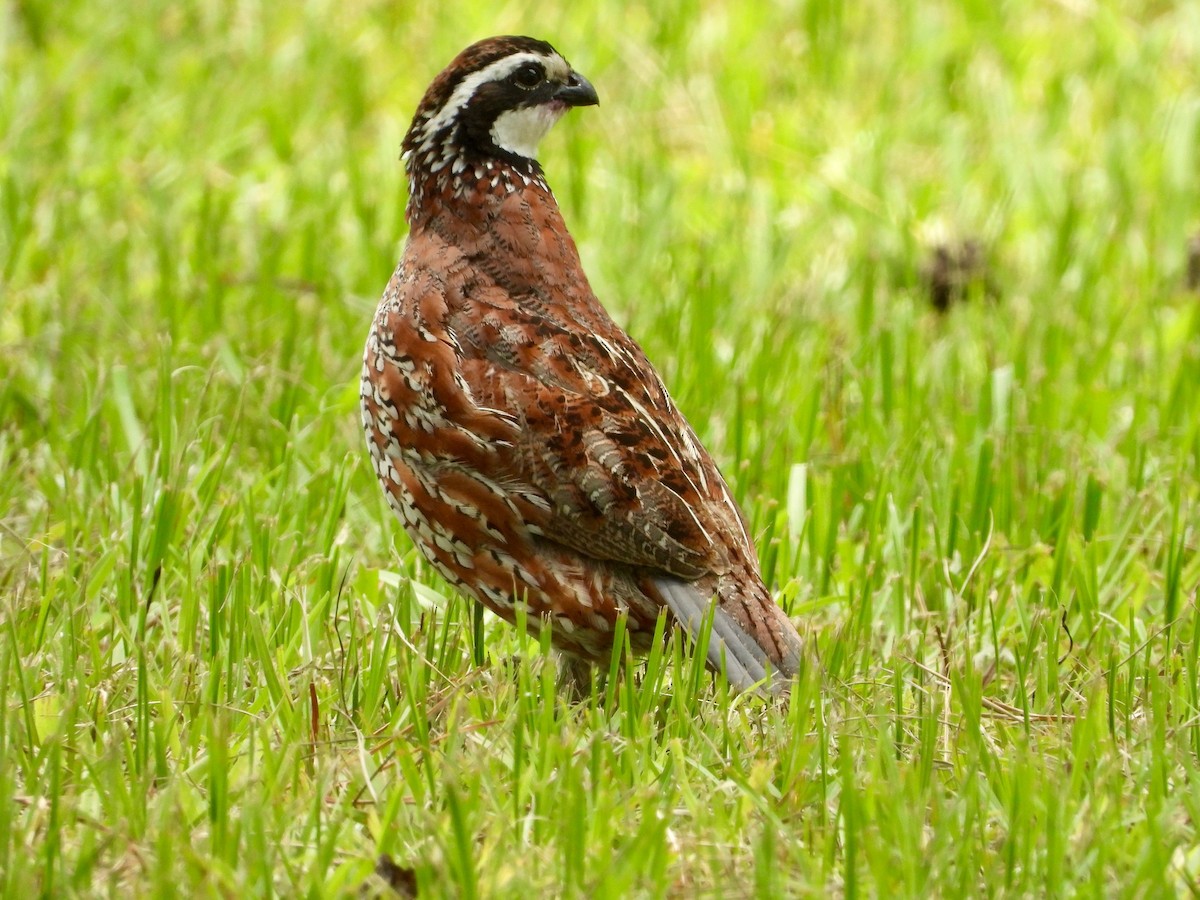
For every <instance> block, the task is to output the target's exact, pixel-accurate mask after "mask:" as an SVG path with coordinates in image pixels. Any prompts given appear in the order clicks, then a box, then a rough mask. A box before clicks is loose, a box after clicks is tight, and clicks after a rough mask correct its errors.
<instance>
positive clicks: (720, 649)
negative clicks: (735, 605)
mask: <svg viewBox="0 0 1200 900" xmlns="http://www.w3.org/2000/svg"><path fill="white" fill-rule="evenodd" d="M653 581H654V586H655V587H656V588H658V592H659V595H660V596H661V597H662V599H663V601H664V602H665V603H666V604H667V607H668V608H669V609H670V610H671V614H672V615H673V616H674V617H675V620H676V621H677V622H678V623H679V624H680V625H682V626H683V627H684V629H685V630H686V631H687V633H688V634H689V635H690V636H691V637H692V638H693V639H695V638H696V637H697V636H698V635H699V633H700V628H701V625H702V624H703V622H704V617H705V616H706V615H707V614H708V610H709V607H710V606H711V605H712V603H713V600H712V598H711V597H707V596H705V595H704V594H702V593H701V592H700V591H698V590H697V589H696V587H695V586H694V585H691V584H689V583H688V582H686V581H680V580H679V579H676V578H670V577H662V576H658V577H655V578H654V579H653ZM722 657H723V658H724V660H725V677H726V678H727V679H728V680H729V684H730V686H731V687H733V688H735V689H737V690H739V691H747V690H750V689H751V688H753V687H755V686H756V685H758V686H762V685H763V684H764V683H765V682H764V679H766V677H767V666H768V665H770V660H769V659H768V657H767V653H766V651H765V650H763V648H762V647H760V646H759V644H758V642H757V641H756V640H754V638H753V637H751V636H750V635H749V634H747V633H746V630H745V629H744V628H743V627H742V626H741V625H740V624H738V621H737V619H735V618H734V617H733V616H731V615H730V614H729V613H727V612H726V611H725V610H723V609H721V607H720V606H717V607H716V609H715V610H713V623H712V633H711V634H710V636H709V639H708V656H707V658H708V665H709V667H710V668H712V669H713V671H720V669H721V660H722ZM766 686H767V687H768V689H771V690H777V689H778V686H777V684H774V683H766Z"/></svg>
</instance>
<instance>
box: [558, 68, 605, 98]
mask: <svg viewBox="0 0 1200 900" xmlns="http://www.w3.org/2000/svg"><path fill="white" fill-rule="evenodd" d="M554 99H555V100H561V101H562V102H563V103H565V104H567V105H568V106H596V105H597V104H598V103H599V102H600V95H599V94H597V93H596V89H595V88H594V87H592V83H591V82H590V81H588V80H587V79H586V78H584V77H583V76H582V75H580V74H579V73H578V72H572V73H571V76H570V77H569V78H568V79H567V83H566V84H564V85H563V86H562V87H560V88H559V89H558V90H557V91H555V92H554Z"/></svg>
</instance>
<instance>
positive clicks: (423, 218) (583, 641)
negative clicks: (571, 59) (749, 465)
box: [361, 36, 801, 690]
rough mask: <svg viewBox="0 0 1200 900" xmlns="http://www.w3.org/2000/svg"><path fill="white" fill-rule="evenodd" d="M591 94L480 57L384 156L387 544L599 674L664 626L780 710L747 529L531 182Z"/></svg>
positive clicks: (456, 68)
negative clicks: (403, 199)
mask: <svg viewBox="0 0 1200 900" xmlns="http://www.w3.org/2000/svg"><path fill="white" fill-rule="evenodd" d="M598 102H599V99H598V97H597V94H596V90H595V88H594V87H593V86H592V85H591V83H589V82H588V80H587V79H586V78H584V77H583V76H582V75H580V74H579V73H578V72H576V71H574V70H573V69H572V68H571V66H570V65H569V64H568V63H567V61H566V60H565V59H564V58H563V57H562V56H561V55H560V54H559V53H558V52H557V51H555V49H554V48H553V47H552V46H550V44H548V43H546V42H544V41H541V40H536V39H533V38H529V37H518V36H503V37H493V38H489V39H486V40H483V41H480V42H478V43H475V44H472V45H471V46H470V47H468V48H467V49H465V50H464V51H462V53H460V54H459V55H458V56H457V57H456V58H455V59H454V60H453V61H452V62H451V63H450V65H449V66H447V67H446V69H445V70H444V71H442V72H441V74H439V75H438V76H437V77H436V78H435V79H434V80H433V83H432V84H431V85H430V86H429V88H428V90H427V91H426V92H425V95H424V97H423V98H422V100H421V102H420V105H419V106H418V108H417V111H416V114H415V116H414V117H413V120H412V125H411V127H410V128H409V129H408V133H407V135H406V136H405V138H404V144H403V159H404V160H405V165H406V171H407V175H408V189H409V198H408V206H407V208H406V218H407V221H408V225H409V234H408V239H407V242H406V244H405V247H404V252H403V256H402V258H401V260H400V263H399V265H398V266H397V267H396V269H395V272H394V273H393V275H392V277H391V280H390V281H389V283H388V286H387V289H386V290H385V292H384V294H383V298H382V300H381V301H380V304H379V308H378V310H377V312H376V314H375V318H374V321H373V323H372V325H371V329H370V333H369V335H368V337H367V345H366V351H365V354H364V360H363V374H362V383H361V405H362V422H363V427H364V429H365V431H366V438H367V445H368V448H369V451H370V455H371V459H372V462H373V465H374V469H375V472H376V475H377V476H378V478H379V482H380V484H381V485H382V487H383V490H384V493H385V494H386V496H387V500H388V502H389V504H390V505H391V507H392V509H393V510H394V511H395V513H396V515H397V516H398V518H399V519H400V521H401V522H402V523H403V525H404V528H405V530H406V531H407V532H408V535H409V536H410V537H411V539H412V540H413V542H414V543H415V544H416V546H417V547H418V548H420V550H421V552H422V553H423V554H424V556H425V558H426V559H428V561H429V563H430V565H431V566H432V567H433V568H434V569H435V570H436V571H437V572H438V573H440V574H441V576H442V577H443V578H445V579H446V580H447V582H449V583H450V584H451V585H453V586H454V587H456V588H457V589H458V590H460V591H462V592H464V593H465V594H467V595H469V596H470V597H472V598H474V599H475V600H476V601H478V602H479V603H482V604H483V605H484V606H485V607H487V608H488V609H490V610H491V611H492V612H494V613H496V614H497V615H499V616H500V617H502V618H504V619H506V620H508V621H509V622H512V621H513V620H514V618H515V616H516V614H517V610H518V608H520V607H523V608H524V611H525V612H526V614H527V621H528V622H529V624H530V627H531V628H536V629H540V628H542V627H546V626H547V625H548V626H549V627H550V628H551V640H552V642H553V644H554V646H555V647H556V648H557V649H558V650H560V651H563V652H565V653H568V654H571V655H573V656H575V657H579V658H581V659H582V660H586V661H590V662H593V663H607V662H608V660H609V659H610V656H611V652H612V644H613V631H614V625H615V624H616V622H617V620H618V617H620V616H622V615H624V616H625V617H626V631H627V633H628V635H629V637H630V641H631V644H632V647H633V648H634V650H635V651H637V652H645V651H646V650H647V649H648V648H649V646H650V644H651V642H652V639H653V635H654V632H655V625H656V622H657V619H658V617H659V615H660V612H661V610H662V609H663V607H666V608H667V609H668V610H669V611H670V612H669V617H670V620H671V622H672V623H673V624H674V626H675V627H678V628H680V629H682V630H684V631H685V632H687V633H688V634H689V635H691V636H692V637H693V638H694V637H696V636H697V635H698V634H699V632H700V629H701V628H702V624H703V622H704V620H705V617H706V616H707V615H710V614H711V616H712V626H711V633H710V639H709V642H708V645H707V657H706V662H707V664H708V665H709V667H710V668H712V669H714V670H720V671H724V672H725V673H726V677H727V678H728V681H729V683H730V685H731V686H732V687H734V688H736V689H738V690H746V689H750V688H752V687H756V686H757V687H760V688H761V687H766V688H768V689H771V690H781V689H785V687H786V683H787V680H788V679H790V678H791V676H793V675H794V674H795V672H796V670H797V667H798V665H799V660H800V649H801V643H800V637H799V635H798V634H797V632H796V629H795V627H794V626H793V624H792V623H791V621H790V620H789V619H788V617H787V616H786V615H785V614H784V612H783V610H782V609H780V607H779V606H778V605H777V604H776V603H775V602H774V600H773V599H772V597H771V594H770V593H769V591H768V590H767V588H766V586H765V585H764V583H763V579H762V575H761V573H760V569H759V563H758V559H757V557H756V555H755V551H754V545H753V542H752V540H751V538H750V534H749V531H748V528H747V524H746V520H745V518H744V516H743V515H742V513H741V511H740V510H739V509H738V507H737V505H736V504H735V502H734V500H733V497H732V495H731V493H730V491H729V488H728V486H727V485H726V483H725V480H724V479H723V478H722V476H721V473H720V472H719V471H718V469H717V466H716V464H715V463H714V462H713V460H712V457H711V456H710V455H709V454H708V452H707V451H706V450H705V449H704V447H703V446H702V445H701V443H700V441H699V439H698V438H697V437H696V433H695V431H693V429H692V427H691V426H690V425H689V424H688V422H687V420H686V419H685V418H684V417H683V415H682V413H680V411H679V409H678V408H677V407H676V406H675V404H674V402H673V401H672V399H671V396H670V395H669V394H668V393H667V389H666V387H665V386H664V384H663V381H662V379H661V378H660V377H659V375H658V373H657V372H656V371H655V369H654V367H653V366H652V365H651V364H650V362H649V360H648V359H647V358H646V355H645V354H644V353H643V352H642V349H641V348H640V347H639V346H638V344H637V343H635V342H634V340H633V339H632V338H631V337H630V336H629V335H628V334H626V333H625V331H623V330H622V329H621V327H620V326H619V325H617V323H616V322H614V321H613V319H612V318H611V317H610V316H609V314H608V313H607V312H606V311H605V309H604V307H602V306H601V305H600V302H599V301H598V300H597V299H596V297H595V295H594V294H593V293H592V289H591V287H590V286H589V284H588V279H587V276H586V275H585V274H584V271H583V267H582V265H581V263H580V259H579V253H578V251H577V249H576V246H575V242H574V240H573V239H572V238H571V235H570V233H569V232H568V231H567V227H566V224H565V223H564V221H563V217H562V214H561V212H560V210H559V207H558V204H557V202H556V201H555V198H554V194H553V193H552V192H551V190H550V187H549V186H548V185H547V183H546V177H545V174H544V173H543V170H542V167H541V165H540V164H539V163H538V161H537V147H538V143H539V141H540V140H541V138H542V137H544V136H545V134H546V133H547V132H548V131H549V130H550V128H551V127H552V126H553V125H554V124H555V122H557V121H558V120H559V118H561V117H562V116H563V115H564V114H565V113H566V112H567V111H568V110H569V109H571V108H572V107H582V106H592V105H595V104H597V103H598Z"/></svg>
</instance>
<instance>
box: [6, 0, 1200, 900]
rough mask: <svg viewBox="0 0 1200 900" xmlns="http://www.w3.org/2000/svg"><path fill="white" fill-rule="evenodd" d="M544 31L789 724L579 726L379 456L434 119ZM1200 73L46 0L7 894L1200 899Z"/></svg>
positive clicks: (926, 37) (643, 328)
mask: <svg viewBox="0 0 1200 900" xmlns="http://www.w3.org/2000/svg"><path fill="white" fill-rule="evenodd" d="M505 32H515V33H527V34H532V35H535V36H538V37H542V38H545V39H548V40H550V41H551V42H552V43H554V44H555V45H556V47H558V49H559V50H561V51H562V52H563V53H564V55H566V57H567V58H568V59H569V60H570V61H571V62H572V63H573V64H574V65H575V66H576V68H578V69H579V70H580V71H581V72H583V73H585V74H586V75H587V76H588V77H589V78H590V79H591V80H592V81H593V83H595V84H596V86H597V88H598V90H599V92H600V96H601V106H600V107H599V108H598V109H589V110H582V111H577V112H575V113H573V114H572V115H571V116H569V117H568V118H567V120H565V121H564V123H563V124H562V125H560V126H559V128H558V129H557V130H556V131H555V133H553V134H552V135H551V136H550V137H549V138H548V139H547V141H546V142H545V144H544V145H543V149H542V161H543V164H544V167H545V169H546V171H547V174H548V177H549V180H550V182H551V184H552V186H554V188H555V190H556V193H557V195H558V197H559V200H560V203H561V204H562V205H563V207H564V212H565V215H566V217H567V220H568V223H569V224H570V226H571V228H572V231H573V233H574V235H575V236H576V238H577V240H578V241H579V244H580V247H581V252H582V253H583V256H584V262H585V266H586V267H587V270H588V272H589V275H590V277H591V279H592V282H593V285H594V287H595V288H596V291H597V293H598V295H599V296H600V297H601V299H602V300H604V301H605V302H606V304H607V305H608V306H609V307H610V309H612V310H613V311H614V313H615V314H616V316H617V318H618V320H619V321H621V322H623V323H624V324H625V325H626V326H627V328H628V329H629V330H630V331H631V333H633V335H634V336H635V337H636V338H637V339H638V340H639V341H640V342H642V344H643V345H644V346H645V347H646V349H647V352H648V353H649V355H650V356H651V358H652V359H653V360H654V361H655V362H656V363H657V364H658V365H659V367H660V369H661V370H662V372H663V374H664V377H665V378H666V380H667V382H668V384H669V385H670V386H671V388H672V391H673V393H674V394H675V396H676V399H677V400H678V401H679V403H680V405H681V406H682V408H683V409H684V410H685V412H686V413H687V414H688V416H689V417H690V418H691V420H692V421H693V423H694V424H695V425H696V427H697V429H698V431H699V432H700V433H701V436H702V438H703V439H704V441H705V443H706V444H707V445H708V446H709V447H710V449H711V450H713V452H714V454H715V455H716V456H717V458H718V460H719V461H720V462H721V463H722V465H723V468H724V470H725V472H726V474H727V477H728V478H729V480H730V481H731V484H732V485H733V487H734V490H735V492H736V494H737V496H738V499H739V501H740V502H741V503H742V504H743V505H744V507H745V508H746V510H747V513H748V515H749V516H750V518H751V520H752V522H753V525H754V529H755V533H756V535H758V538H759V549H760V555H761V556H762V557H763V560H764V567H765V570H766V574H767V575H768V578H769V580H770V581H771V583H772V585H773V586H774V587H775V588H776V590H777V591H778V592H779V594H780V596H781V602H783V603H784V604H785V606H786V608H787V609H788V610H789V612H791V614H792V615H793V616H794V617H795V619H796V621H797V622H798V624H799V625H800V626H801V628H802V630H803V633H804V634H805V635H806V638H807V642H808V645H809V647H810V648H811V651H812V652H811V660H810V662H811V665H809V666H808V667H807V668H806V670H805V673H804V674H803V675H802V676H801V678H800V681H799V683H798V685H797V688H796V691H795V692H794V696H793V699H792V702H791V704H790V706H789V707H787V708H775V707H763V706H762V705H761V704H759V703H758V702H757V701H752V700H745V699H743V700H738V701H733V700H731V698H729V697H728V696H727V695H726V694H725V693H724V691H723V690H721V689H719V688H715V689H714V688H713V687H712V686H711V685H710V684H709V683H708V682H707V681H706V680H705V679H704V678H703V677H702V673H700V672H698V671H696V670H695V668H694V666H692V665H691V664H690V662H689V661H688V660H687V658H686V654H685V653H684V652H683V650H682V648H680V647H678V646H677V645H675V644H674V643H673V642H672V644H671V645H670V646H669V647H668V648H667V650H666V651H665V653H664V655H663V656H662V657H661V658H656V659H654V660H652V661H651V662H650V664H649V666H648V668H647V669H644V670H636V669H634V668H632V667H631V668H630V669H629V670H628V671H627V672H626V674H625V675H624V676H620V677H614V678H612V679H610V680H609V682H608V683H607V684H606V685H604V686H600V685H597V686H596V688H595V691H594V693H593V696H592V697H591V698H590V699H589V700H586V701H584V702H583V703H581V704H575V705H571V704H569V703H567V702H566V699H565V698H558V697H556V695H555V692H554V685H553V665H552V664H551V663H550V662H549V661H548V659H547V657H546V655H545V653H544V649H545V648H544V647H539V646H538V645H537V643H536V642H530V641H528V640H525V639H523V638H522V637H521V636H520V635H519V634H518V633H517V632H516V631H515V630H513V629H511V628H507V627H504V626H500V625H496V624H495V623H493V621H492V620H491V619H490V618H489V619H488V620H487V622H486V623H484V625H485V627H484V628H483V629H482V633H483V636H484V641H483V642H482V643H481V642H480V641H479V639H478V632H477V629H476V624H477V623H476V622H475V621H474V617H473V615H472V612H471V610H470V609H469V608H468V607H467V606H466V605H465V604H464V603H463V602H462V601H461V600H460V599H459V598H457V597H455V596H454V595H453V594H452V593H451V592H449V591H447V590H446V589H445V587H444V585H442V584H441V583H440V582H439V581H438V580H437V579H436V577H435V576H434V575H433V574H432V573H431V572H429V571H428V570H427V569H426V568H425V567H424V565H423V563H422V562H421V561H420V560H419V558H418V557H417V556H416V554H415V553H414V551H413V550H412V548H411V546H410V545H409V544H408V542H407V540H406V539H405V538H404V536H403V534H402V532H401V530H400V528H399V527H398V525H397V524H396V523H395V522H394V521H392V519H391V516H390V513H389V512H388V510H387V508H386V506H385V504H384V503H383V501H382V498H381V495H380V493H379V490H378V488H377V487H376V485H375V483H374V479H373V476H372V473H371V472H370V468H369V466H368V465H366V457H365V453H364V449H363V446H362V438H361V435H360V432H359V425H358V413H357V379H358V370H359V366H360V357H361V347H362V343H363V340H364V338H365V334H366V328H367V324H368V322H369V320H370V316H371V314H372V311H373V309H374V305H375V302H376V300H377V297H378V295H379V293H380V292H381V290H382V288H383V285H384V284H385V283H386V281H387V278H388V276H389V274H390V271H391V269H392V267H393V266H394V264H395V262H396V260H397V259H398V256H399V252H400V247H401V244H402V241H403V236H404V231H405V227H404V222H403V207H404V199H405V198H404V190H405V185H404V178H403V172H402V167H401V164H400V163H399V161H398V159H397V156H398V152H399V145H400V140H401V137H402V136H403V133H404V130H405V129H406V127H407V123H408V119H409V116H410V115H411V112H412V109H413V108H414V106H415V104H416V102H417V101H418V99H419V98H420V95H421V93H422V92H423V90H424V88H425V86H426V85H427V83H428V82H429V80H430V79H431V78H432V77H433V76H434V75H435V74H436V73H437V72H438V71H439V70H440V69H441V68H442V67H443V66H444V65H445V63H446V62H448V61H449V60H450V59H451V58H452V57H453V56H454V54H455V53H457V52H458V50H460V49H461V48H462V47H463V46H465V45H466V44H467V43H469V42H470V41H472V40H475V39H477V38H480V37H484V36H487V35H489V34H496V33H505ZM1197 71H1200V5H1198V4H1195V3H1177V4H1172V3H1162V2H1149V0H1146V2H1135V3H1124V4H1117V3H1103V2H1095V3H1093V2H1084V0H1078V2H1074V0H1073V2H1062V3H1048V2H1034V0H1013V2H1007V3H1003V4H988V3H978V2H973V0H958V2H953V0H941V2H927V3H916V2H899V3H881V2H868V3H863V4H856V5H842V4H838V3H834V2H823V0H812V2H777V3H755V4H735V3H732V2H724V0H712V2H704V3H701V2H688V0H667V2H664V3H657V4H626V5H619V4H615V3H612V4H596V5H594V6H590V7H585V6H584V5H582V4H573V5H564V6H562V7H559V8H547V7H546V5H545V4H533V3H528V2H512V3H507V4H502V5H499V6H497V5H494V4H477V3H472V4H461V5H458V6H456V7H454V8H453V9H451V8H449V7H445V8H441V9H434V8H426V7H423V6H419V5H416V4H411V5H410V4H401V3H372V2H360V0H351V2H345V3H332V2H324V0H312V2H303V3H296V4H289V5H286V6H285V5H271V4H262V3H256V2H227V3H216V2H197V0H177V2H173V3H166V2H160V0H146V2H142V3H139V4H136V5H132V4H131V5H129V7H128V8H125V7H121V6H114V5H102V4H95V3H91V4H89V3H83V2H67V0H56V2H39V0H19V2H18V0H8V2H4V3H0V375H2V382H0V466H2V471H3V476H4V477H3V479H2V480H0V697H3V699H4V704H5V706H4V709H3V713H2V715H0V873H2V875H0V879H2V881H3V884H4V888H5V893H6V894H22V893H28V892H36V893H40V894H61V895H93V894H97V893H99V894H105V893H110V894H121V895H125V894H128V893H132V894H152V895H153V894H169V893H173V892H178V893H184V894H194V893H206V894H215V895H239V896H240V895H245V894H253V895H265V894H269V893H280V894H284V895H292V894H299V893H304V894H309V895H313V896H318V895H325V894H329V895H338V894H344V893H353V892H355V891H357V890H359V888H360V886H361V885H363V884H364V883H366V884H367V886H368V889H369V890H374V889H376V888H378V887H379V882H378V881H377V880H370V878H371V872H372V869H373V867H374V860H375V857H376V855H377V854H378V853H381V852H386V853H390V854H391V855H392V856H393V857H394V858H395V859H396V861H397V863H398V864H399V865H400V866H401V867H403V868H405V869H411V870H412V873H413V877H414V878H415V879H416V881H417V882H418V883H419V885H420V888H421V890H422V892H423V893H425V894H429V895H439V894H446V895H455V896H474V895H485V896H490V895H498V894H500V895H502V894H511V893H517V892H526V893H528V892H531V891H532V892H537V893H549V894H563V895H573V894H579V895H587V896H626V895H629V894H637V895H648V896H662V895H689V896H690V895H697V894H714V893H715V894H723V895H726V896H742V895H755V896H782V895H788V896H794V895H798V894H816V895H821V894H827V893H836V894H845V895H856V894H858V893H865V894H868V895H878V894H885V893H886V894H898V895H909V896H927V895H931V894H933V895H939V894H940V895H954V894H960V893H999V894H1008V893H1011V894H1031V893H1033V894H1072V893H1080V894H1104V895H1108V894H1112V893H1117V892H1127V893H1129V894H1131V895H1162V894H1171V893H1180V894H1183V895H1186V894H1187V893H1188V892H1191V893H1195V892H1196V891H1197V888H1198V878H1200V844H1198V843H1197V842H1196V838H1195V823H1196V819H1197V815H1198V814H1200V761H1198V759H1197V754H1198V753H1200V729H1198V727H1197V726H1198V723H1200V697H1198V696H1197V695H1198V688H1197V682H1198V674H1200V673H1198V671H1197V669H1198V667H1197V651H1198V647H1200V619H1198V618H1197V616H1196V610H1195V603H1196V592H1197V584H1198V582H1200V562H1197V558H1196V553H1195V549H1196V541H1197V519H1198V517H1197V508H1198V507H1197V501H1198V500H1200V497H1198V493H1200V471H1198V464H1200V400H1198V399H1197V385H1198V384H1200V299H1198V298H1197V295H1196V293H1195V292H1194V291H1191V292H1189V291H1188V290H1187V288H1186V287H1185V285H1184V273H1185V271H1186V269H1187V265H1188V262H1187V259H1186V245H1187V240H1188V237H1189V235H1191V234H1193V233H1194V232H1195V231H1196V229H1197V227H1198V226H1200V214H1198V212H1197V210H1198V209H1200V205H1198V199H1200V161H1198V156H1197V149H1196V148H1197V146H1200V86H1198V83H1197V80H1196V72H1197ZM968 241H974V242H976V243H977V245H978V246H979V247H981V248H983V254H984V256H985V258H986V274H980V275H979V277H977V278H973V279H969V280H970V281H971V282H972V283H970V284H969V285H968V286H967V288H966V289H965V291H964V294H965V296H964V302H961V303H956V304H955V305H954V306H953V307H952V308H951V309H950V310H949V311H948V313H947V314H939V313H938V312H936V311H935V310H933V309H932V308H931V306H930V302H929V294H930V287H929V284H928V282H929V279H930V277H931V276H930V271H931V266H932V265H933V264H932V263H931V260H933V259H935V258H936V250H937V248H939V247H941V248H943V250H944V251H946V252H948V253H949V255H950V256H951V257H953V256H954V255H955V253H956V252H957V251H956V249H955V248H958V247H960V246H962V244H963V243H964V242H968ZM643 679H644V682H643Z"/></svg>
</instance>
